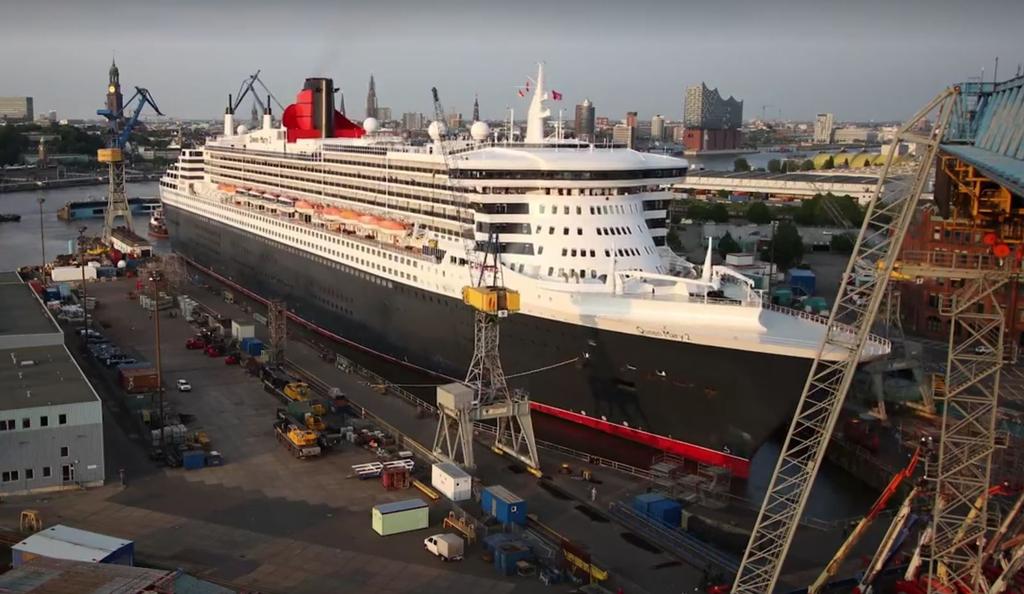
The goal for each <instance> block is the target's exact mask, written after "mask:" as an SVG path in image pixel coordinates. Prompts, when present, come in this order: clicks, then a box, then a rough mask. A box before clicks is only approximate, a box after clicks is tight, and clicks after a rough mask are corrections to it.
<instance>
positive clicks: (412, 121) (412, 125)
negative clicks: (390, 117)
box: [402, 111, 424, 130]
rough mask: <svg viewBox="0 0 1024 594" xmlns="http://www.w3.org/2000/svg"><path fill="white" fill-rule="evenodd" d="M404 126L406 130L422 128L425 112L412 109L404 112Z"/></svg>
mask: <svg viewBox="0 0 1024 594" xmlns="http://www.w3.org/2000/svg"><path fill="white" fill-rule="evenodd" d="M402 128H404V129H406V130H422V129H423V128H424V126H423V114H422V113H416V112H412V111H410V112H406V113H403V114H402Z"/></svg>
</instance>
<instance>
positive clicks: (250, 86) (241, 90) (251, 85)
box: [231, 70, 284, 113]
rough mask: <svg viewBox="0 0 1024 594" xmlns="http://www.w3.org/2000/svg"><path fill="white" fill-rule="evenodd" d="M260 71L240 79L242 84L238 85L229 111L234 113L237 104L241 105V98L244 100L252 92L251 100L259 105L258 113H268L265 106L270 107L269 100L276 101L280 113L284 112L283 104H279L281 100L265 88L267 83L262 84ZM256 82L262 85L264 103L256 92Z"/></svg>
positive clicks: (236, 109) (237, 106)
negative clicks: (264, 94)
mask: <svg viewBox="0 0 1024 594" xmlns="http://www.w3.org/2000/svg"><path fill="white" fill-rule="evenodd" d="M260 72H262V70H257V71H256V72H255V73H254V74H251V75H249V76H247V77H245V79H243V80H242V84H241V85H239V87H238V92H237V93H235V100H234V102H233V103H232V104H231V113H235V112H236V111H238V108H239V106H241V105H242V100H244V99H245V97H246V96H247V95H248V94H249V93H252V98H253V100H255V101H256V103H257V104H258V105H259V106H260V113H268V109H267V108H269V107H270V101H273V102H274V103H276V104H277V107H278V109H280V110H281V113H284V106H283V105H281V102H280V101H278V100H277V97H275V96H274V93H272V92H271V91H270V89H269V88H267V85H265V84H263V80H262V79H260ZM256 83H259V84H260V86H261V87H263V90H264V91H266V93H267V102H266V103H264V102H263V100H262V99H260V95H259V93H257V92H256Z"/></svg>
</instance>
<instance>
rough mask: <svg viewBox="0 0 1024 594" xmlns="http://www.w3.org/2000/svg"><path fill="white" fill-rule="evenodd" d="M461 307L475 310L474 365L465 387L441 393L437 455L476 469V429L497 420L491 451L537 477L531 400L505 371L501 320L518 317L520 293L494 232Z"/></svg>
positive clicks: (456, 386) (444, 389)
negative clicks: (504, 267)
mask: <svg viewBox="0 0 1024 594" xmlns="http://www.w3.org/2000/svg"><path fill="white" fill-rule="evenodd" d="M462 301H463V303H465V304H466V305H469V306H470V307H472V308H473V309H474V313H473V315H474V320H475V322H474V337H473V346H474V349H473V360H472V361H471V362H470V364H469V372H468V373H467V374H466V381H465V385H460V384H449V385H448V386H441V387H439V388H438V399H437V404H438V409H439V412H440V415H439V418H438V425H437V432H436V433H435V434H434V452H435V453H438V454H440V455H442V456H444V457H446V458H447V459H448V460H449V461H452V462H456V463H458V461H459V460H460V459H461V461H462V463H463V464H464V465H465V466H466V467H467V468H473V467H474V466H475V464H474V461H473V423H475V422H477V421H488V420H493V421H495V423H496V425H497V431H496V432H495V437H494V444H493V446H492V448H493V449H494V450H495V451H496V452H498V453H503V454H508V455H509V456H512V457H513V458H516V459H517V460H519V461H521V462H523V463H524V464H526V465H527V467H528V468H530V469H531V470H532V471H533V472H538V471H537V469H538V468H539V466H540V460H539V458H538V456H537V443H536V440H535V439H534V435H533V422H532V421H531V420H530V400H529V397H528V396H527V395H526V394H525V393H523V392H519V391H517V392H515V393H513V392H511V391H510V390H509V387H508V383H507V382H506V380H505V372H504V371H503V370H502V368H501V355H500V352H499V350H498V340H499V327H498V325H499V320H500V319H502V318H506V317H508V316H509V315H510V314H513V313H515V312H517V311H519V293H518V292H516V291H513V290H511V289H506V288H505V287H504V285H503V283H502V278H501V260H500V258H499V257H498V237H497V234H496V233H494V232H491V233H490V234H489V236H488V242H487V251H486V252H485V253H484V258H483V262H482V263H481V264H480V274H479V277H478V278H477V280H476V283H475V284H474V285H470V286H466V287H463V289H462ZM467 386H468V387H469V390H468V391H467V390H466V387H467Z"/></svg>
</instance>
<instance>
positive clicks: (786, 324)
mask: <svg viewBox="0 0 1024 594" xmlns="http://www.w3.org/2000/svg"><path fill="white" fill-rule="evenodd" d="M536 83H537V84H536V88H535V89H534V96H533V98H532V103H531V107H530V111H529V115H528V122H527V124H528V126H527V133H526V142H525V143H522V144H513V143H499V142H494V141H486V140H484V138H486V135H487V134H486V132H484V134H478V133H474V137H475V139H464V140H435V141H434V142H432V143H430V144H428V145H426V146H412V145H410V144H408V143H406V142H404V141H403V140H402V139H400V138H397V137H394V136H391V135H388V134H386V133H369V134H366V135H365V136H362V137H361V138H300V139H292V140H293V141H292V142H289V135H288V130H286V129H285V128H283V127H282V128H275V127H272V124H271V120H270V118H269V117H268V118H265V119H264V123H263V127H262V128H261V129H259V130H252V131H247V130H238V129H233V128H232V126H233V121H228V120H230V118H228V117H227V116H225V120H226V122H225V134H224V135H222V136H220V137H218V138H216V139H213V140H210V141H208V142H207V143H206V145H205V147H203V148H202V149H186V150H184V151H183V152H182V157H181V160H180V161H179V162H178V164H177V165H176V166H174V167H172V168H171V169H170V170H169V171H168V173H167V175H166V176H165V177H164V179H163V180H162V181H161V196H162V199H163V201H164V203H165V204H166V205H169V206H172V207H175V208H180V209H182V210H185V211H189V212H191V213H193V214H195V215H197V216H200V217H206V218H209V219H212V220H215V221H218V222H220V223H222V224H225V225H230V226H232V227H235V228H237V229H240V230H243V231H245V232H246V233H248V234H252V235H255V236H258V237H262V238H264V239H265V240H267V241H272V242H277V243H279V244H283V245H285V246H290V248H292V249H296V250H302V251H304V252H307V253H309V254H313V255H315V256H316V257H317V258H319V259H322V261H323V263H326V264H329V265H330V266H332V267H334V268H338V269H342V270H345V271H348V272H350V273H354V274H360V275H366V277H367V278H374V279H379V281H377V282H380V283H385V284H387V285H388V286H393V285H394V284H404V285H410V286H414V287H417V288H420V289H424V290H427V291H430V292H433V293H437V294H442V295H445V296H449V297H454V298H459V297H460V295H461V289H462V287H463V286H464V285H466V284H469V283H470V282H471V279H473V278H475V277H476V276H477V275H478V274H479V268H478V266H477V264H476V263H477V262H479V261H480V260H481V258H480V252H481V251H482V250H483V249H485V245H486V243H487V241H488V240H489V237H491V236H492V233H496V234H497V237H498V242H499V246H498V250H499V252H500V255H501V262H502V264H503V277H504V282H505V284H506V285H507V286H509V287H510V288H514V289H516V290H518V291H519V292H520V294H521V298H522V304H521V306H522V313H524V314H527V315H532V316H538V317H542V318H547V319H551V320H557V321H562V322H568V323H572V324H579V325H586V326H592V327H595V328H600V329H604V330H611V331H617V332H623V333H630V334H638V335H643V336H649V337H657V338H660V339H664V340H668V341H683V342H691V343H695V344H700V345H707V346H713V347H723V348H730V349H740V350H749V351H757V352H764V353H773V354H782V355H790V356H796V357H802V358H813V357H814V355H815V353H816V351H817V349H818V345H819V342H820V338H821V336H822V332H823V324H824V321H825V320H824V319H823V318H820V317H817V316H810V315H804V314H802V313H799V312H795V311H792V310H782V309H779V308H776V307H773V306H770V305H766V304H765V301H764V299H763V296H762V294H761V292H760V291H757V290H755V289H754V288H753V284H752V282H751V281H750V280H749V279H747V278H745V277H743V276H742V275H740V274H739V273H737V272H735V271H734V270H733V269H731V268H729V267H726V266H711V265H710V259H709V260H708V261H707V262H706V263H705V265H704V266H703V267H701V268H702V273H700V274H698V273H697V272H696V268H694V267H693V266H691V265H690V264H689V263H687V262H686V261H685V260H683V259H681V258H679V257H678V256H675V255H674V254H672V253H671V251H670V250H669V249H668V248H667V247H666V246H665V233H666V224H665V223H666V207H667V202H668V200H670V194H669V192H667V191H666V188H667V187H668V186H669V185H670V184H673V183H678V182H680V181H681V180H682V179H683V177H684V175H685V173H686V168H687V163H686V161H685V160H682V159H676V158H672V157H667V156H662V155H654V154H647V153H641V152H637V151H634V150H629V149H624V148H619V147H598V146H594V145H592V144H586V143H578V142H575V141H565V140H561V139H559V138H552V137H548V136H545V134H544V130H545V128H544V126H545V121H546V119H547V116H548V109H547V108H546V107H545V101H546V100H547V98H548V95H547V92H546V91H545V89H544V82H543V72H540V73H539V75H538V78H537V81H536ZM368 128H371V127H368ZM477 132H479V129H478V130H477ZM442 142H443V143H444V145H442V144H441V143H442ZM446 163H448V164H450V166H451V170H450V171H449V170H448V167H447V166H446ZM709 258H710V254H709ZM870 345H871V346H870V352H867V353H865V354H864V356H865V357H873V356H877V355H880V354H883V353H884V352H887V351H888V348H889V347H888V343H887V342H885V341H882V340H880V339H879V340H875V341H873V342H871V343H870Z"/></svg>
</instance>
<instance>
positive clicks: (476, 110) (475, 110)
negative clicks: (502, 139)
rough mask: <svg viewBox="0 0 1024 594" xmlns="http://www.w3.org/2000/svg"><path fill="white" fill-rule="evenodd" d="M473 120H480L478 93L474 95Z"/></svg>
mask: <svg viewBox="0 0 1024 594" xmlns="http://www.w3.org/2000/svg"><path fill="white" fill-rule="evenodd" d="M473 121H474V122H479V121H480V98H479V97H477V96H476V95H474V96H473Z"/></svg>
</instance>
